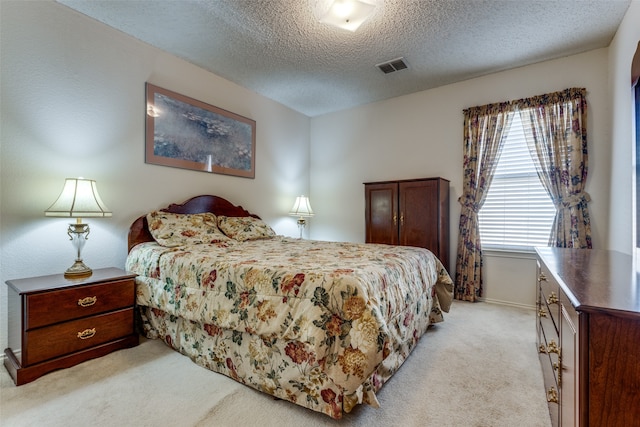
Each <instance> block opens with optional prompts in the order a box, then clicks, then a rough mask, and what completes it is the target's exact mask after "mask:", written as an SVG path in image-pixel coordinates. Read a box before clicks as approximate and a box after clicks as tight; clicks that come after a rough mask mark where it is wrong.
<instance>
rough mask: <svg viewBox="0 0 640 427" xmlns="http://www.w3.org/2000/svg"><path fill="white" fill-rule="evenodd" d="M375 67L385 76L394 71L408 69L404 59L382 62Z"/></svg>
mask: <svg viewBox="0 0 640 427" xmlns="http://www.w3.org/2000/svg"><path fill="white" fill-rule="evenodd" d="M376 67H378V68H380V71H382V72H383V73H385V74H389V73H393V72H394V71H400V70H404V69H405V68H408V66H407V63H406V62H404V58H396V59H392V60H391V61H387V62H383V63H382V64H377V65H376Z"/></svg>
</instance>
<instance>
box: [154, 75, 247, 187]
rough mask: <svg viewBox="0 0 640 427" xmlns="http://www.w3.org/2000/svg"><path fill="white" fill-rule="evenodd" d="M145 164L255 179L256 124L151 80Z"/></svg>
mask: <svg viewBox="0 0 640 427" xmlns="http://www.w3.org/2000/svg"><path fill="white" fill-rule="evenodd" d="M146 101H147V102H146V112H145V117H146V136H145V163H149V164H154V165H162V166H170V167H177V168H182V169H191V170H196V171H203V172H210V173H217V174H224V175H233V176H239V177H244V178H255V154H256V122H255V121H254V120H251V119H249V118H247V117H243V116H240V115H238V114H235V113H232V112H230V111H227V110H223V109H222V108H218V107H214V106H213V105H209V104H207V103H204V102H202V101H198V100H196V99H193V98H190V97H188V96H185V95H181V94H179V93H176V92H173V91H170V90H168V89H164V88H161V87H158V86H155V85H153V84H151V83H146Z"/></svg>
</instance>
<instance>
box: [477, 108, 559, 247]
mask: <svg viewBox="0 0 640 427" xmlns="http://www.w3.org/2000/svg"><path fill="white" fill-rule="evenodd" d="M555 213H556V209H555V207H554V205H553V202H552V201H551V198H550V197H549V196H548V194H547V192H546V190H545V189H544V187H543V186H542V183H541V182H540V179H539V178H538V174H537V172H536V168H535V165H534V163H533V160H532V159H531V155H530V154H529V149H528V147H527V141H526V140H525V136H524V129H523V127H522V121H521V119H520V114H518V113H515V114H514V117H513V120H512V122H511V127H510V128H509V130H508V133H507V139H506V141H505V143H504V146H503V148H502V153H501V154H500V159H499V161H498V166H497V167H496V172H495V175H494V177H493V181H492V182H491V187H490V188H489V191H488V193H487V197H486V199H485V202H484V205H483V206H482V209H480V212H479V214H478V219H479V225H480V238H481V241H482V247H483V248H485V249H506V250H531V248H532V247H533V246H547V245H548V243H549V234H550V232H551V226H552V224H553V219H554V217H555Z"/></svg>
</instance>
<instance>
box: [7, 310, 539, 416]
mask: <svg viewBox="0 0 640 427" xmlns="http://www.w3.org/2000/svg"><path fill="white" fill-rule="evenodd" d="M0 371H1V372H0V380H1V388H0V392H1V394H0V425H2V426H3V427H9V426H65V427H66V426H154V427H159V426H181V427H182V426H185V427H187V426H220V427H226V426H232V427H241V426H265V427H269V426H310V427H313V426H465V427H466V426H509V427H512V426H518V427H527V426H532V427H533V426H536V427H537V426H541V427H548V426H550V422H549V415H548V412H547V404H546V400H545V391H544V386H543V382H542V373H541V370H540V364H539V362H538V358H537V354H536V346H535V314H534V311H533V310H524V309H518V308H512V307H504V306H499V305H492V304H487V303H476V304H471V303H464V302H457V301H456V302H454V304H453V307H452V308H451V313H449V314H448V315H447V316H446V320H445V322H444V323H441V324H438V325H436V326H435V327H433V328H431V329H430V330H429V332H427V334H426V335H425V337H423V339H422V340H421V341H420V343H419V345H418V347H417V348H416V350H415V351H414V353H413V354H412V355H411V356H410V357H409V359H408V360H407V362H405V364H404V366H403V367H402V368H401V369H400V371H399V372H398V373H397V374H396V375H395V376H394V377H393V378H392V379H391V380H390V381H389V382H388V383H387V384H386V385H385V386H384V387H383V389H382V390H381V391H380V393H379V395H378V398H379V400H380V403H381V408H380V409H374V408H371V407H368V406H359V407H357V408H356V409H354V411H353V412H352V413H351V414H347V415H346V416H345V418H343V419H342V420H341V421H335V420H332V419H330V418H328V417H326V416H325V415H321V414H317V413H314V412H311V411H309V410H307V409H304V408H301V407H298V406H296V405H293V404H291V403H288V402H284V401H280V400H275V399H273V398H271V397H269V396H266V395H264V394H261V393H258V392H256V391H254V390H253V389H250V388H248V387H246V386H243V385H240V384H238V383H236V382H234V381H232V380H231V379H229V378H227V377H225V376H222V375H219V374H216V373H213V372H210V371H207V370H205V369H204V368H201V367H199V366H197V365H196V364H194V363H193V362H191V360H189V359H188V358H186V357H184V356H181V355H180V354H178V353H176V352H174V351H172V350H170V349H169V348H168V347H166V346H165V345H164V344H163V343H162V342H160V341H157V340H153V341H151V340H142V342H141V344H140V345H139V346H138V347H136V348H133V349H128V350H121V351H118V352H115V353H112V354H110V355H107V356H105V357H102V358H100V359H95V360H92V361H88V362H85V363H83V364H80V365H78V366H75V367H73V368H70V369H66V370H62V371H57V372H53V373H51V374H48V375H45V376H43V377H41V378H40V379H38V380H36V381H34V382H32V383H29V384H25V385H23V386H20V387H15V386H14V385H13V382H12V381H11V379H10V377H9V375H8V374H7V372H6V371H5V370H4V369H0Z"/></svg>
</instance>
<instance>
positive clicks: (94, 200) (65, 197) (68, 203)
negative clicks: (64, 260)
mask: <svg viewBox="0 0 640 427" xmlns="http://www.w3.org/2000/svg"><path fill="white" fill-rule="evenodd" d="M44 214H45V216H55V217H69V218H77V219H76V223H75V224H69V229H68V230H67V234H68V235H69V237H70V240H71V241H72V243H73V246H74V247H75V248H76V251H77V257H76V262H75V263H74V264H73V265H72V266H71V267H69V268H68V269H67V271H65V273H64V275H65V277H71V278H78V277H86V276H90V275H91V273H92V271H91V269H90V268H89V267H87V266H86V265H85V264H84V262H82V248H83V247H84V244H85V242H86V240H87V238H88V236H89V231H90V230H89V224H85V223H83V222H82V217H108V216H111V211H110V210H109V208H107V207H106V206H105V204H104V202H103V201H102V199H101V198H100V195H99V194H98V188H97V186H96V182H95V181H94V180H92V179H84V178H67V179H66V180H65V182H64V187H63V188H62V192H61V193H60V195H59V196H58V199H57V200H56V201H55V202H54V203H53V204H52V205H51V206H50V207H49V209H47V210H46V211H45V212H44Z"/></svg>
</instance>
